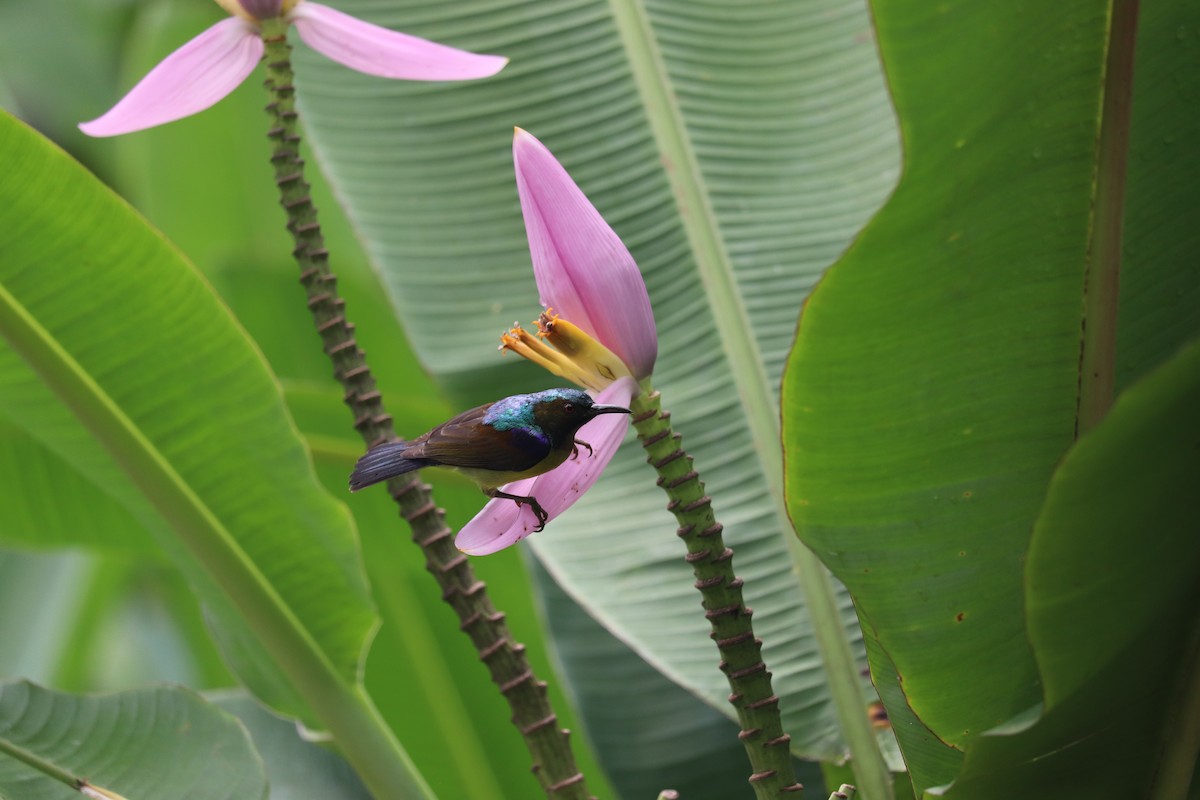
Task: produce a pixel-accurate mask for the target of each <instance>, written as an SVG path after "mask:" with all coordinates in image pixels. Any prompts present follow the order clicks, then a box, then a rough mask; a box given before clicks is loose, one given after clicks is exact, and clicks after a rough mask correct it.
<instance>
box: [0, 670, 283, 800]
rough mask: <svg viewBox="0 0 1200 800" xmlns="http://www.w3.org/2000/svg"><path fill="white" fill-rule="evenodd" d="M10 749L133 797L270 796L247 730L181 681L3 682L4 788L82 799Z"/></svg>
mask: <svg viewBox="0 0 1200 800" xmlns="http://www.w3.org/2000/svg"><path fill="white" fill-rule="evenodd" d="M9 745H14V746H16V747H19V748H21V749H22V750H25V751H28V752H30V753H32V754H33V755H34V756H35V757H37V758H38V759H41V760H43V761H46V762H49V763H50V764H52V765H53V766H55V767H58V768H59V769H62V770H66V771H68V772H70V773H73V774H74V775H75V776H77V777H82V778H84V779H86V780H88V781H89V782H91V783H92V784H93V785H95V786H98V787H101V788H104V789H107V790H109V791H113V792H117V793H118V794H121V795H123V796H125V797H128V798H132V799H134V800H136V798H139V797H147V798H148V797H187V798H188V800H251V799H252V798H260V797H261V798H265V797H266V789H267V785H266V776H265V774H264V772H263V764H262V760H261V759H260V758H259V756H258V754H257V753H256V752H255V750H254V746H253V745H252V744H251V742H250V737H249V736H247V735H246V729H245V728H243V727H242V726H241V725H240V724H239V723H238V721H237V720H236V719H234V718H233V717H232V716H230V715H229V714H226V713H225V712H223V711H221V710H219V709H218V708H216V707H215V706H213V705H211V704H210V703H208V702H206V701H205V700H204V699H203V698H201V697H200V696H199V695H197V694H195V693H194V692H192V691H190V690H188V689H183V688H181V687H167V686H159V687H154V688H150V689H139V690H136V691H129V692H121V693H120V694H109V695H70V694H64V693H61V692H54V691H51V690H49V689H43V688H41V687H39V686H35V685H34V684H32V683H29V682H27V681H18V682H15V683H4V684H0V792H4V793H6V794H7V795H8V796H10V797H12V798H14V800H69V799H70V798H78V797H79V792H78V791H76V789H75V788H74V787H70V786H66V785H64V784H62V783H60V782H57V781H55V780H54V779H52V778H50V777H48V776H47V775H45V774H44V773H42V772H39V771H36V770H35V769H33V768H32V767H30V766H29V765H27V764H25V763H22V762H21V761H18V760H16V759H15V758H13V757H12V755H11V754H10V752H8V750H7V747H8V746H9Z"/></svg>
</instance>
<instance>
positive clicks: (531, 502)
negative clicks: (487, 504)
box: [489, 489, 550, 533]
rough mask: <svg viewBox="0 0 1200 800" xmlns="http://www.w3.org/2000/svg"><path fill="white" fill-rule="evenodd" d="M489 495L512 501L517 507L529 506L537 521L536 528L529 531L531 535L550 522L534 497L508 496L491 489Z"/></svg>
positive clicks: (548, 516) (505, 493)
mask: <svg viewBox="0 0 1200 800" xmlns="http://www.w3.org/2000/svg"><path fill="white" fill-rule="evenodd" d="M489 494H490V495H491V496H492V497H502V498H504V499H505V500H512V501H513V502H514V503H516V504H517V505H519V506H529V510H530V511H532V512H533V515H534V516H535V517H537V521H538V525H537V527H536V528H534V529H533V530H532V531H530V532H531V533H538V532H539V531H541V530H544V529H545V527H546V523H547V522H548V521H549V520H550V515H549V514H547V513H546V510H545V509H544V508H542V504H541V503H539V502H538V501H537V498H536V497H530V496H526V495H520V494H509V493H508V492H502V491H500V490H499V489H493V490H492V491H491V492H489Z"/></svg>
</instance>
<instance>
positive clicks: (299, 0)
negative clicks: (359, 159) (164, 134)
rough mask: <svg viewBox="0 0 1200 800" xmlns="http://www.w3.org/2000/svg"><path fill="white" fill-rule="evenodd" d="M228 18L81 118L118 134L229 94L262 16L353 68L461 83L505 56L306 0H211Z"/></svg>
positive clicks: (258, 48) (253, 46)
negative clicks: (96, 112)
mask: <svg viewBox="0 0 1200 800" xmlns="http://www.w3.org/2000/svg"><path fill="white" fill-rule="evenodd" d="M217 2H218V3H219V4H220V5H221V7H222V8H224V9H225V10H226V11H228V12H230V13H231V14H233V15H234V16H232V17H231V18H229V19H225V20H222V21H220V22H218V23H217V24H216V25H213V26H212V27H211V28H209V29H208V30H206V31H204V32H203V33H201V34H200V35H199V36H197V37H196V38H195V39H192V40H191V41H190V42H188V43H187V44H185V45H184V46H183V47H180V48H179V49H178V50H176V51H175V52H174V53H171V55H169V56H167V57H166V58H164V59H163V60H162V61H161V62H160V63H159V64H158V65H157V66H156V67H154V69H152V70H150V72H149V73H148V74H147V75H146V77H144V78H142V80H141V81H140V82H139V83H138V84H137V85H136V86H134V87H133V89H131V90H130V91H129V93H128V94H127V95H125V96H124V97H123V98H121V100H120V101H119V102H118V103H117V104H116V105H115V106H113V107H112V108H111V109H110V110H109V111H108V113H106V114H104V115H103V116H101V117H99V118H97V119H94V120H92V121H91V122H84V123H82V124H80V126H79V128H80V130H82V131H83V132H84V133H86V134H88V135H89V136H117V135H120V134H122V133H131V132H133V131H139V130H143V129H145V128H152V127H154V126H156V125H162V124H164V123H167V122H174V121H175V120H177V119H182V118H183V117H187V116H191V115H192V114H196V113H198V112H200V111H203V110H204V109H206V108H208V107H209V106H211V105H214V104H215V103H216V102H217V101H219V100H221V99H222V98H223V97H225V96H226V95H228V94H229V93H230V92H232V91H233V90H234V89H236V88H237V87H238V86H239V85H240V84H241V83H242V81H244V80H245V79H246V77H247V76H248V75H249V74H250V73H251V72H252V71H253V70H254V67H255V65H257V64H258V62H259V61H260V60H261V59H262V55H263V41H262V37H261V33H260V30H259V28H260V24H259V23H260V21H261V20H264V19H273V18H276V17H282V18H283V19H285V20H286V21H287V22H289V23H290V24H292V25H295V26H296V30H297V31H298V32H299V34H300V38H301V39H303V40H304V42H305V43H307V44H308V45H309V46H310V47H312V48H313V49H314V50H316V51H317V52H319V53H322V54H323V55H325V56H328V57H329V58H331V59H333V60H334V61H337V62H339V63H341V64H345V65H346V66H348V67H350V68H351V69H353V70H356V71H358V72H364V73H366V74H368V75H378V76H380V77H384V78H399V79H403V80H410V81H461V80H471V79H474V78H486V77H488V76H490V75H495V74H496V73H497V72H499V71H500V70H501V69H502V68H503V67H504V65H505V64H506V63H508V59H506V58H503V57H502V56H489V55H477V54H475V53H468V52H466V51H465V50H457V49H455V48H453V47H447V46H446V45H443V44H437V43H436V42H430V41H427V40H425V39H420V38H417V37H416V36H409V35H408V34H405V33H399V32H397V31H392V30H388V29H387V28H381V27H379V26H377V25H371V24H370V23H367V22H363V21H362V20H360V19H356V18H355V17H352V16H350V15H349V14H343V13H342V12H341V11H337V10H335V9H333V8H330V7H328V6H325V5H321V4H320V3H312V2H308V0H217Z"/></svg>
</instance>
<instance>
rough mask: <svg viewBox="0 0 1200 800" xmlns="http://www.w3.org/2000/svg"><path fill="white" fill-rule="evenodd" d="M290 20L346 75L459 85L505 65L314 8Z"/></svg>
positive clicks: (305, 6) (299, 9) (300, 9)
mask: <svg viewBox="0 0 1200 800" xmlns="http://www.w3.org/2000/svg"><path fill="white" fill-rule="evenodd" d="M291 20H292V22H293V23H294V24H295V26H296V30H297V31H299V33H300V38H301V39H303V40H304V41H305V42H306V43H307V44H308V46H309V47H311V48H312V49H314V50H316V51H317V52H318V53H321V54H323V55H325V56H327V57H329V58H331V59H333V60H334V61H337V62H338V63H340V64H345V65H346V66H347V67H350V69H353V70H357V71H358V72H365V73H367V74H368V75H378V76H380V77H383V78H403V79H405V80H410V81H464V80H471V79H473V78H486V77H488V76H489V75H495V74H496V73H497V72H499V71H500V70H501V69H502V68H503V67H504V65H505V64H507V63H508V59H507V58H504V57H503V56H486V55H478V54H476V53H468V52H467V51H466V50H458V49H456V48H453V47H447V46H446V45H444V44H438V43H436V42H431V41H428V40H426V39H421V38H418V37H416V36H409V35H408V34H406V33H399V32H397V31H393V30H388V29H387V28H381V27H379V26H378V25H372V24H370V23H369V22H363V21H362V20H361V19H357V18H355V17H352V16H350V15H349V14H343V13H342V12H341V11H337V10H336V9H332V8H330V7H329V6H323V5H321V4H319V3H310V2H307V1H306V2H303V3H300V4H298V5H297V6H296V7H295V9H293V10H292V13H291Z"/></svg>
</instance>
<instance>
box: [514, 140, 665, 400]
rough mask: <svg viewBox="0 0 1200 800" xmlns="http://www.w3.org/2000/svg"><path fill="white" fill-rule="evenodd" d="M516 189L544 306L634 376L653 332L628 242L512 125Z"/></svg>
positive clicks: (651, 346)
mask: <svg viewBox="0 0 1200 800" xmlns="http://www.w3.org/2000/svg"><path fill="white" fill-rule="evenodd" d="M513 165H514V167H515V168H516V173H517V194H518V195H519V196H520V198H521V213H522V214H523V215H524V217H525V233H526V235H527V236H528V238H529V252H530V254H531V256H532V258H533V275H534V278H535V279H536V280H537V285H538V292H539V293H540V294H541V301H542V305H544V306H547V307H549V308H553V309H554V311H555V312H557V313H559V314H561V315H562V316H563V317H564V318H565V319H567V320H569V321H571V322H573V323H574V324H576V325H578V326H579V327H580V328H582V329H583V330H584V331H586V332H587V333H589V334H591V335H592V336H593V337H594V338H596V339H598V340H599V341H600V342H601V343H602V344H603V345H604V346H605V347H607V348H608V349H609V350H612V351H613V352H614V353H616V354H617V355H618V356H620V358H621V360H622V361H624V362H625V364H626V366H628V367H629V370H630V372H632V373H633V374H634V375H635V376H636V377H638V378H644V377H646V376H647V375H649V374H650V373H651V372H653V370H654V359H655V358H656V357H657V355H658V334H657V331H656V330H655V327H654V312H653V311H652V310H651V308H650V297H649V295H648V294H647V293H646V284H645V282H644V281H643V280H642V273H641V271H640V270H639V269H638V266H637V264H636V263H635V262H634V260H633V256H632V255H630V253H629V250H628V248H626V247H625V245H624V243H623V242H622V241H621V239H620V238H619V237H618V236H617V234H616V232H615V231H613V229H612V228H610V227H609V225H608V223H607V222H605V221H604V218H603V217H601V216H600V212H599V211H597V210H596V208H595V207H594V206H593V205H592V204H591V202H589V201H588V199H587V197H586V196H585V195H584V193H583V192H582V191H581V190H580V188H579V187H578V186H577V185H576V184H575V181H573V180H571V176H570V175H568V174H567V171H566V170H565V169H563V167H562V165H561V164H559V163H558V161H557V160H556V159H555V158H554V156H553V155H552V154H551V153H550V151H549V150H547V149H546V147H545V145H543V144H542V143H541V142H539V141H538V140H537V139H536V138H535V137H534V136H533V135H532V134H530V133H528V132H526V131H523V130H521V129H520V128H518V129H517V131H516V135H515V136H514V138H513Z"/></svg>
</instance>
